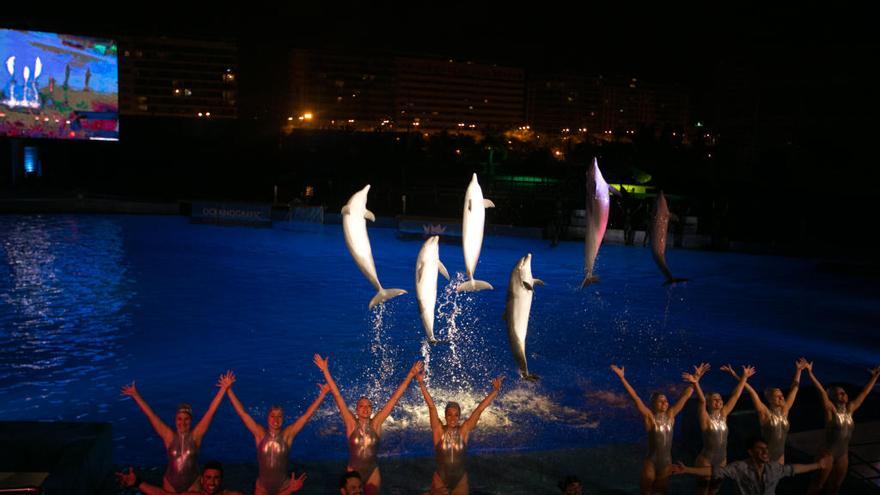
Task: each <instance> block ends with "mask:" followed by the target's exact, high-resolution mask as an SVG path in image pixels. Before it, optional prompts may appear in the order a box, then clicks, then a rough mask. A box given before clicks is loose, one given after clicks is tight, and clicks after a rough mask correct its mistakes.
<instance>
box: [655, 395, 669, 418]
mask: <svg viewBox="0 0 880 495" xmlns="http://www.w3.org/2000/svg"><path fill="white" fill-rule="evenodd" d="M651 409H652V410H653V411H654V412H655V413H665V412H666V411H668V410H669V399H667V398H666V395H665V394H661V393H660V392H654V393H653V394H651Z"/></svg>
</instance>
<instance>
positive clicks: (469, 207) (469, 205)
mask: <svg viewBox="0 0 880 495" xmlns="http://www.w3.org/2000/svg"><path fill="white" fill-rule="evenodd" d="M472 201H473V200H470V199H469V200H468V211H471V206H472V205H471V202H472Z"/></svg>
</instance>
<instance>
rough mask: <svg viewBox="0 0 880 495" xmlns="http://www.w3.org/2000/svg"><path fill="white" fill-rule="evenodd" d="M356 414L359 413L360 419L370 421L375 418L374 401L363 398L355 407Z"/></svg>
mask: <svg viewBox="0 0 880 495" xmlns="http://www.w3.org/2000/svg"><path fill="white" fill-rule="evenodd" d="M355 412H356V413H357V417H358V419H370V418H371V417H373V401H371V400H370V399H368V398H366V397H363V396H361V398H360V399H358V401H357V405H356V406H355Z"/></svg>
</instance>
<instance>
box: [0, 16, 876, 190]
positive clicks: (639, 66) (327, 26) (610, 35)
mask: <svg viewBox="0 0 880 495" xmlns="http://www.w3.org/2000/svg"><path fill="white" fill-rule="evenodd" d="M279 4H282V5H276V4H275V3H269V2H237V3H236V4H234V5H233V6H232V7H226V6H225V4H220V3H213V4H207V5H208V6H207V7H206V6H205V5H206V4H204V3H198V2H196V4H195V5H189V4H186V3H180V4H172V3H171V2H165V3H162V2H159V3H156V2H133V3H126V5H125V7H124V9H125V12H126V13H125V14H122V13H121V11H122V10H123V8H122V7H121V5H122V4H108V5H106V6H105V7H104V9H103V10H95V7H96V4H82V7H83V10H81V11H78V12H73V13H71V12H69V11H66V10H62V9H55V10H52V9H38V10H34V9H28V11H26V12H25V11H22V10H21V9H20V8H19V10H18V11H16V10H15V8H12V9H10V8H8V7H7V8H5V9H4V10H5V12H3V14H0V24H2V25H4V26H8V27H15V28H30V29H42V30H56V31H61V32H65V31H66V32H73V33H75V34H95V35H102V34H106V35H110V36H112V35H113V34H114V33H116V32H119V31H123V32H126V33H137V34H151V35H161V34H168V35H197V36H203V37H207V38H224V39H235V40H237V41H238V43H239V47H240V48H239V49H240V58H241V62H240V67H239V70H240V72H241V77H240V79H239V81H240V91H241V99H240V100H241V102H242V106H243V107H247V105H249V104H252V105H255V106H260V105H263V106H264V107H266V106H269V107H271V106H272V105H273V103H272V101H270V100H271V99H273V98H274V99H275V102H276V103H277V102H278V101H280V100H281V99H282V98H283V93H284V91H285V89H286V83H285V81H284V79H283V78H268V77H267V75H271V74H273V73H284V72H285V71H286V69H283V68H282V67H283V65H282V64H284V62H283V61H284V60H285V54H286V53H287V50H288V49H289V48H291V47H305V48H322V47H323V48H338V49H342V50H347V51H351V50H360V51H365V52H370V51H379V52H396V53H401V52H402V53H413V54H419V55H432V54H436V55H438V56H442V57H453V58H456V59H459V60H462V59H464V60H473V61H476V62H488V63H498V64H502V65H513V66H520V67H524V68H526V69H527V71H529V73H530V74H535V73H541V72H548V73H559V72H568V73H580V74H585V75H598V74H603V75H621V76H626V77H638V78H640V80H644V81H656V82H674V83H679V84H681V85H683V86H685V87H687V88H689V89H691V90H692V92H693V100H692V102H693V108H692V117H693V118H694V120H702V121H708V122H709V123H710V124H711V122H712V117H713V109H714V107H715V105H716V103H717V101H716V100H717V98H718V97H717V88H718V86H719V85H723V84H724V83H725V81H724V77H725V76H724V75H723V74H724V73H723V72H720V71H719V68H721V67H725V66H730V65H731V64H732V65H735V66H736V65H738V66H747V67H749V70H750V71H751V73H752V74H754V77H755V78H756V80H757V81H758V82H759V83H765V82H767V83H769V84H770V85H775V86H776V87H777V88H780V87H781V88H783V89H784V88H786V87H789V86H790V87H792V88H793V90H795V91H799V92H800V93H801V94H802V95H803V97H801V98H800V100H799V101H801V102H803V103H801V105H802V106H803V107H804V108H800V109H798V110H797V111H798V112H799V113H800V114H803V115H806V117H807V118H806V119H805V122H804V125H805V126H808V127H811V130H812V132H811V135H812V136H818V137H819V138H821V139H827V140H828V141H829V143H832V144H833V145H834V146H836V147H838V148H847V149H848V150H849V153H850V154H851V155H852V156H856V157H858V159H857V160H855V161H854V163H853V166H854V167H855V166H857V164H858V163H859V162H862V161H867V160H870V159H872V157H873V156H874V155H875V153H874V152H873V149H872V145H871V143H872V141H873V139H874V138H873V136H874V133H875V132H874V131H875V129H876V127H877V126H876V124H875V119H876V116H877V115H878V113H880V112H878V111H880V104H878V100H880V99H878V98H876V97H875V95H874V93H875V89H874V87H875V85H876V83H877V79H876V74H875V73H876V72H877V71H876V69H875V68H874V66H875V65H876V60H877V55H878V53H880V50H878V44H880V41H878V39H880V37H878V36H876V35H875V34H874V32H875V29H874V27H873V26H872V25H871V23H872V22H873V19H874V17H873V16H871V15H869V13H868V12H867V11H866V10H865V7H858V8H852V7H849V6H828V5H822V6H821V7H819V6H805V5H782V6H779V5H776V6H772V7H767V6H761V7H757V6H754V5H748V4H742V3H736V4H733V5H729V6H718V5H712V6H707V5H701V4H696V3H694V4H684V5H683V4H681V3H678V2H676V3H669V2H663V3H654V4H652V5H648V6H646V5H637V4H629V3H625V2H601V3H599V2H596V3H584V2H570V3H560V2H534V3H533V4H527V5H525V6H517V5H515V4H513V3H510V2H507V3H500V2H492V3H485V2H442V3H441V2H407V3H398V4H391V3H388V2H384V3H376V2H354V1H345V2H308V3H306V2H279ZM221 5H224V6H222V7H221ZM85 9H88V10H85ZM267 79H269V80H272V81H273V82H274V84H275V85H274V87H270V88H268V91H266V89H267V88H266V86H265V84H264V82H265V81H266V80H267ZM255 80H259V81H261V83H260V84H259V85H254V84H253V81H255ZM257 87H258V88H260V91H259V92H256V91H255V90H254V89H252V88H257ZM269 93H272V94H269ZM261 100H265V101H261ZM249 113H252V111H251V110H250V109H248V108H242V109H241V115H243V116H248V115H249ZM256 113H258V112H256ZM811 139H815V137H814V138H811ZM873 169H874V167H869V169H866V170H865V172H867V173H868V174H869V175H870V177H872V178H876V177H877V173H876V171H874V170H873Z"/></svg>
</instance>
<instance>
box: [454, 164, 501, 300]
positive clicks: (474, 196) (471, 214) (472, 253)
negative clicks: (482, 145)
mask: <svg viewBox="0 0 880 495" xmlns="http://www.w3.org/2000/svg"><path fill="white" fill-rule="evenodd" d="M494 207H495V203H493V202H492V201H491V200H488V199H484V198H483V190H482V189H480V184H479V183H478V182H477V174H474V176H473V178H471V183H470V184H468V188H467V192H465V194H464V214H463V218H462V220H461V231H462V232H461V239H462V248H463V249H464V266H465V270H466V271H467V276H468V281H467V282H464V283H462V284H461V285H459V286H458V287H457V288H456V289H455V290H456V292H476V291H480V290H485V289H490V290H491V289H492V288H493V287H492V285H490V284H489V282H485V281H483V280H476V279H474V271H475V270H476V269H477V260H479V259H480V248H481V247H482V246H483V226H484V224H485V223H486V208H494Z"/></svg>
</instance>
